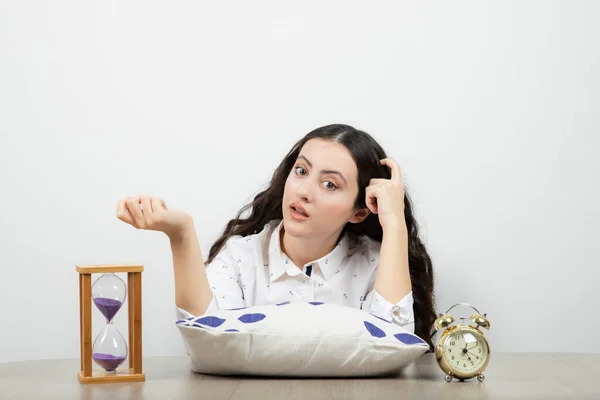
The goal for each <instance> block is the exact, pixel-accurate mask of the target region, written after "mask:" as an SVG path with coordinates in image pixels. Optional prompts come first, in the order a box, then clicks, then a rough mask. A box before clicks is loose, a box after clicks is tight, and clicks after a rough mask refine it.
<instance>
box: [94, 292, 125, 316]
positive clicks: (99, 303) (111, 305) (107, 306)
mask: <svg viewBox="0 0 600 400" xmlns="http://www.w3.org/2000/svg"><path fill="white" fill-rule="evenodd" d="M94 303H95V304H96V307H98V309H99V310H100V312H101V313H102V314H104V316H105V317H106V319H107V320H109V321H112V319H113V318H114V316H115V314H116V313H117V312H118V311H119V310H120V309H121V306H122V305H123V303H121V302H120V301H119V300H114V299H106V298H104V297H96V298H95V299H94Z"/></svg>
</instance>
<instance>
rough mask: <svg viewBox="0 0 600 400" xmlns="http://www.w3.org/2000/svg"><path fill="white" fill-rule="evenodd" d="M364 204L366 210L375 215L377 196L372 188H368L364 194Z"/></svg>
mask: <svg viewBox="0 0 600 400" xmlns="http://www.w3.org/2000/svg"><path fill="white" fill-rule="evenodd" d="M365 195H366V196H365V197H366V199H365V203H366V205H367V208H368V209H369V210H370V211H371V212H372V213H373V214H377V196H376V195H375V190H374V187H373V186H368V187H367V189H366V193H365Z"/></svg>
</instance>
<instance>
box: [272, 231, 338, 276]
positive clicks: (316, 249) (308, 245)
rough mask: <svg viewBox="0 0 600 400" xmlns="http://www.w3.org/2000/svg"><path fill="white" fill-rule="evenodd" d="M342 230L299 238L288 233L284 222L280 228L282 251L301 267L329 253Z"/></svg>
mask: <svg viewBox="0 0 600 400" xmlns="http://www.w3.org/2000/svg"><path fill="white" fill-rule="evenodd" d="M340 232H341V231H339V232H335V233H334V234H333V235H331V236H329V237H325V238H323V237H315V238H312V239H299V238H295V237H292V236H290V235H288V234H286V232H285V229H284V227H283V224H281V229H280V230H279V243H280V247H281V251H282V252H284V253H285V254H286V255H287V256H288V257H289V258H290V260H292V262H293V263H294V264H295V265H296V266H297V267H298V268H300V269H303V268H304V266H305V265H306V264H308V263H309V262H311V261H315V260H318V259H319V258H321V257H323V256H325V255H327V254H329V253H330V252H331V251H332V250H333V249H334V248H335V246H336V245H337V242H338V238H339V235H340Z"/></svg>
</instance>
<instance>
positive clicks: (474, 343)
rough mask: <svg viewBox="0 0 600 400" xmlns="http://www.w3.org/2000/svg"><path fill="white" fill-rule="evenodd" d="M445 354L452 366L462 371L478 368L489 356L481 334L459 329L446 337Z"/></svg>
mask: <svg viewBox="0 0 600 400" xmlns="http://www.w3.org/2000/svg"><path fill="white" fill-rule="evenodd" d="M444 349H445V351H444V354H445V357H446V361H447V362H448V364H450V366H452V368H454V369H456V370H459V371H461V372H467V373H468V372H471V371H475V370H476V369H478V368H479V367H480V366H481V365H483V363H484V362H485V359H486V357H487V347H486V345H485V342H484V341H483V339H482V338H481V336H480V335H477V334H474V333H471V332H468V331H458V332H456V333H452V334H451V335H450V336H449V337H447V338H446V339H445V343H444Z"/></svg>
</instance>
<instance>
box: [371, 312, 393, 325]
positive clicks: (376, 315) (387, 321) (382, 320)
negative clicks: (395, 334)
mask: <svg viewBox="0 0 600 400" xmlns="http://www.w3.org/2000/svg"><path fill="white" fill-rule="evenodd" d="M371 315H372V316H374V317H375V318H379V319H380V320H382V321H385V322H387V323H388V324H391V322H390V321H388V320H387V319H383V318H381V317H378V316H377V315H375V314H371Z"/></svg>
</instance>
